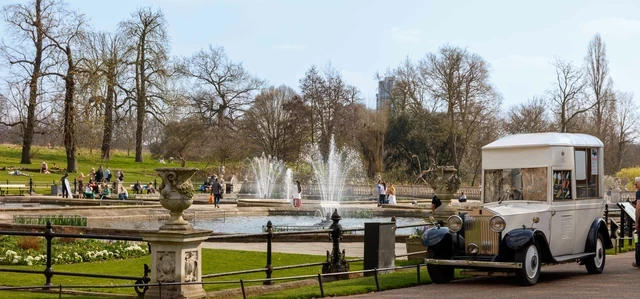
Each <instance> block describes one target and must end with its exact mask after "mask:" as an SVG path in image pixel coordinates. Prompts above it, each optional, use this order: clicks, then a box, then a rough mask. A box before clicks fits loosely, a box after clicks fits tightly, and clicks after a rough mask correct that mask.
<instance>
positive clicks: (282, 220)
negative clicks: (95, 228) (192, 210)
mask: <svg viewBox="0 0 640 299" xmlns="http://www.w3.org/2000/svg"><path fill="white" fill-rule="evenodd" d="M187 216H188V214H187ZM320 220H321V219H320V218H318V217H317V216H250V217H245V216H237V217H227V218H221V219H206V220H205V219H203V220H197V221H195V222H193V221H192V222H191V224H192V225H193V226H194V227H195V228H197V229H208V230H213V232H215V233H226V234H255V233H261V232H262V229H263V228H262V227H263V226H266V224H267V221H271V223H272V224H273V225H274V227H278V226H294V227H295V226H304V227H307V228H306V229H304V230H314V229H323V226H316V224H318V223H319V222H320ZM366 222H389V217H371V218H342V220H340V224H341V225H342V228H343V229H347V228H364V223H366ZM420 223H424V221H423V219H422V218H408V217H398V218H396V224H397V225H410V224H420ZM161 224H162V221H155V220H151V221H136V222H123V221H118V222H113V223H110V224H109V225H110V226H111V227H112V228H135V229H145V230H147V229H148V230H152V229H158V228H159V227H160V225H161ZM324 228H325V229H326V228H328V225H327V226H325V227H324ZM412 231H413V228H402V229H398V231H397V232H396V233H397V234H401V235H409V234H411V233H412ZM357 233H360V234H362V232H357Z"/></svg>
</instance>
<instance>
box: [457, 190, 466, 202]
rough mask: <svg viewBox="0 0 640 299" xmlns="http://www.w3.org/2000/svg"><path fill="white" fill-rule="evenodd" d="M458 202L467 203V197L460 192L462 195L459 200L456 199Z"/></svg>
mask: <svg viewBox="0 0 640 299" xmlns="http://www.w3.org/2000/svg"><path fill="white" fill-rule="evenodd" d="M458 201H459V202H467V195H465V194H464V192H462V195H460V198H459V199H458Z"/></svg>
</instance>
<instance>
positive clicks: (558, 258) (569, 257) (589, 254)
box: [553, 252, 596, 263]
mask: <svg viewBox="0 0 640 299" xmlns="http://www.w3.org/2000/svg"><path fill="white" fill-rule="evenodd" d="M595 255H596V253H595V252H585V253H577V254H567V255H560V256H555V257H554V258H553V259H554V260H555V262H556V263H563V262H567V261H571V260H578V259H583V258H587V257H594V256H595Z"/></svg>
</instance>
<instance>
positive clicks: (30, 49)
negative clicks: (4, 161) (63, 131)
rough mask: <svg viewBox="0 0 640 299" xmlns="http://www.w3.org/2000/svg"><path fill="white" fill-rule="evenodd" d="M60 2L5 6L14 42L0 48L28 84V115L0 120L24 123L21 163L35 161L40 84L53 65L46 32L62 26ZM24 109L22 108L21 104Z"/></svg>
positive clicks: (17, 123) (23, 81)
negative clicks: (34, 151)
mask: <svg viewBox="0 0 640 299" xmlns="http://www.w3.org/2000/svg"><path fill="white" fill-rule="evenodd" d="M58 5H59V2H58V1H55V0H50V1H48V0H35V1H30V2H29V3H26V4H12V5H7V6H5V7H4V8H3V16H4V21H5V22H6V23H7V25H8V31H9V34H8V35H7V36H6V37H7V38H9V39H10V40H11V41H12V42H13V43H11V44H8V43H7V41H6V40H4V39H3V42H2V47H0V51H1V53H2V56H4V58H5V59H6V61H7V62H8V63H9V64H10V65H11V72H13V73H14V74H15V76H16V77H18V78H21V79H19V81H20V82H21V83H24V84H25V85H28V98H27V99H26V102H25V104H24V106H26V117H25V119H23V120H22V121H19V122H6V121H4V120H0V124H3V125H5V126H11V127H12V126H18V125H19V126H22V131H23V133H22V156H21V159H20V163H21V164H31V155H30V153H31V146H32V143H33V137H34V133H35V131H36V126H37V124H36V122H37V116H36V106H38V103H39V96H40V94H39V93H40V87H41V86H40V84H41V83H42V78H43V77H44V76H45V73H46V72H47V69H48V68H49V67H50V66H51V65H52V64H53V62H52V60H51V56H50V55H51V47H53V45H52V44H51V43H49V42H47V40H46V34H48V33H51V32H52V31H53V30H55V29H56V28H58V26H59V19H58V18H57V16H56V15H55V13H56V10H57V6H58ZM21 108H22V107H21Z"/></svg>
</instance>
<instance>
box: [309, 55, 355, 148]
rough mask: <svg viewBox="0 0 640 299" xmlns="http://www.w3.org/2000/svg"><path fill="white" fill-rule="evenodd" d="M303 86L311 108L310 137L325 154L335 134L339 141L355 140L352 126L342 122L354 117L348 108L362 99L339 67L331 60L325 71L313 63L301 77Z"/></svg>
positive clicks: (337, 141) (353, 141) (351, 141)
mask: <svg viewBox="0 0 640 299" xmlns="http://www.w3.org/2000/svg"><path fill="white" fill-rule="evenodd" d="M300 89H301V90H302V98H303V99H304V100H305V101H306V102H307V104H308V105H309V106H310V107H311V111H312V116H311V120H310V121H311V122H312V125H311V130H312V132H311V140H312V142H318V143H319V147H320V152H321V153H322V156H323V158H325V159H326V158H327V157H328V154H329V143H330V141H331V138H332V137H333V138H335V140H336V143H337V144H339V145H342V144H345V143H355V142H356V141H355V136H353V135H352V134H351V130H349V129H347V128H346V127H344V126H340V124H345V122H344V120H345V119H348V118H350V117H353V114H352V113H349V112H348V111H349V110H350V108H352V107H353V106H354V105H357V104H358V103H359V102H360V98H359V91H358V89H357V88H355V87H354V86H351V85H349V84H347V82H345V81H344V80H343V79H342V75H341V74H340V72H338V70H336V69H335V68H333V67H332V66H331V65H330V64H329V65H327V67H326V68H325V69H324V70H323V71H322V72H320V71H318V69H317V68H316V67H315V66H312V67H311V68H310V69H309V70H308V71H307V73H306V74H305V77H304V78H302V79H300ZM351 123H353V122H351ZM352 145H355V144H352Z"/></svg>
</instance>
